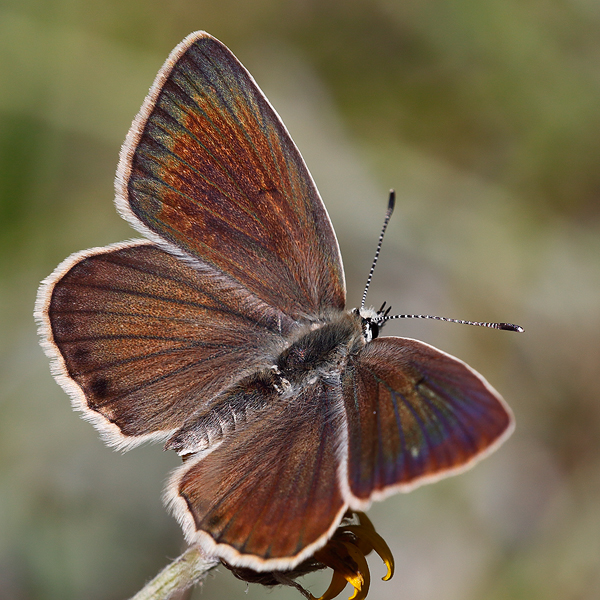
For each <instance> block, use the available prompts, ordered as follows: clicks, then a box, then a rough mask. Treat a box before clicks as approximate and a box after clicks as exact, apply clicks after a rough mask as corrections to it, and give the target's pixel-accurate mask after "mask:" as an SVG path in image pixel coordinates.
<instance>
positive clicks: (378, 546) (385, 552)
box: [344, 522, 394, 581]
mask: <svg viewBox="0 0 600 600" xmlns="http://www.w3.org/2000/svg"><path fill="white" fill-rule="evenodd" d="M369 523H370V522H369ZM344 529H345V530H347V531H350V532H352V533H353V534H354V535H355V536H356V537H357V538H358V539H359V540H360V541H362V542H367V544H368V546H369V548H368V550H367V551H366V552H365V554H368V553H369V552H370V551H371V550H375V552H377V554H379V556H380V557H381V560H383V562H384V563H385V566H386V567H387V574H386V575H385V577H383V581H389V580H390V579H391V578H392V577H393V576H394V557H393V555H392V551H391V550H390V547H389V546H388V545H387V544H386V542H385V540H384V539H383V538H382V537H381V536H380V535H379V534H378V533H377V532H376V531H375V529H369V528H367V527H365V526H363V525H362V523H361V525H347V526H346V527H344ZM357 545H359V544H357ZM359 547H360V545H359ZM361 550H363V551H364V546H363V547H361Z"/></svg>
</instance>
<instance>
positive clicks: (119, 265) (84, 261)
mask: <svg viewBox="0 0 600 600" xmlns="http://www.w3.org/2000/svg"><path fill="white" fill-rule="evenodd" d="M69 263H70V264H69V265H68V266H67V267H66V268H62V267H59V269H57V272H56V273H55V274H54V275H53V276H51V278H50V281H49V282H48V284H47V285H48V286H49V288H48V290H47V291H46V295H47V296H48V297H49V302H48V306H47V308H46V311H47V317H45V318H47V326H48V330H49V332H50V334H51V335H50V343H49V345H48V347H47V348H48V350H49V351H50V353H51V355H52V356H53V357H54V358H56V359H57V361H58V363H57V365H56V366H57V373H58V374H59V375H60V376H61V379H60V381H61V383H63V384H64V385H65V387H66V389H67V391H69V392H70V393H71V394H72V395H73V397H74V400H75V402H76V403H77V404H78V408H81V409H83V410H84V412H86V415H87V416H89V417H90V418H91V419H92V420H96V423H97V424H98V425H99V426H100V429H101V430H103V431H104V433H105V434H106V435H107V437H108V440H109V441H110V442H112V443H114V444H117V445H133V444H135V443H136V440H138V441H143V439H144V436H148V435H156V436H158V437H160V436H161V435H162V436H166V435H168V434H169V432H173V431H174V430H176V429H178V428H179V427H181V426H182V424H183V423H184V422H185V421H186V420H188V419H190V418H192V417H193V415H194V412H195V411H197V410H200V409H203V410H206V409H207V406H208V401H209V400H210V399H211V398H212V397H213V396H214V395H215V394H216V393H217V392H218V391H219V390H220V389H222V388H223V387H226V386H227V385H230V384H231V383H232V382H233V381H235V378H236V377H240V376H241V375H242V374H243V373H244V372H245V371H246V370H252V369H255V368H257V366H259V365H260V366H264V364H265V362H266V363H268V362H269V361H272V360H273V359H272V358H270V357H269V353H271V354H273V353H275V352H277V351H278V348H279V347H280V346H281V335H282V334H288V333H289V331H290V330H291V328H292V327H293V325H294V323H293V322H292V321H291V320H290V319H289V317H287V316H286V315H284V314H283V313H281V312H280V311H278V310H277V309H274V308H272V307H269V306H267V305H265V304H264V303H263V302H262V301H260V300H258V299H257V298H255V297H252V296H251V295H249V293H248V292H247V290H244V289H243V288H242V289H240V288H237V289H236V288H235V287H232V286H231V285H230V282H225V283H223V282H222V281H220V280H219V278H218V277H217V276H215V274H214V272H211V271H210V269H208V268H205V269H204V270H203V271H202V270H199V269H193V268H191V267H189V266H187V265H186V264H185V263H184V262H183V261H181V260H179V259H177V258H175V257H173V256H172V255H170V254H168V253H167V252H165V251H163V250H161V249H160V248H158V247H157V246H155V245H154V244H151V243H149V242H144V243H130V244H124V245H116V246H114V247H107V248H101V249H98V250H95V251H91V252H86V253H84V254H83V256H80V257H75V259H70V260H69ZM71 382H74V383H75V384H76V385H75V386H72V383H71ZM95 417H98V418H100V417H103V418H104V419H105V420H106V421H104V420H102V419H100V420H97V419H95ZM109 424H112V425H109ZM104 425H106V427H104ZM113 426H116V427H117V428H118V431H116V430H114V427H113ZM132 442H133V444H132Z"/></svg>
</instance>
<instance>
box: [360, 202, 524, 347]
mask: <svg viewBox="0 0 600 600" xmlns="http://www.w3.org/2000/svg"><path fill="white" fill-rule="evenodd" d="M395 203H396V192H395V191H394V190H390V199H389V201H388V207H387V211H386V213H385V219H384V221H383V227H382V228H381V233H380V234H379V241H378V242H377V250H376V251H375V258H374V259H373V264H372V265H371V270H370V271H369V277H368V278H367V285H366V286H365V291H364V292H363V297H362V302H361V304H360V314H361V316H362V315H364V314H365V312H370V311H365V310H364V308H365V302H366V300H367V292H368V291H369V286H370V285H371V279H373V273H374V272H375V265H376V264H377V260H378V259H379V253H380V252H381V246H382V244H383V236H384V235H385V230H386V229H387V226H388V223H389V222H390V218H391V216H392V213H393V212H394V205H395ZM385 305H386V303H385V302H384V303H383V304H382V305H381V308H380V309H379V310H378V311H377V313H376V314H375V315H373V316H371V315H369V316H368V317H366V319H367V320H368V321H369V323H370V325H371V326H375V327H376V329H381V327H383V325H384V324H385V323H386V322H387V321H392V320H393V319H433V320H435V321H446V322H447V323H460V324H461V325H474V326H475V327H488V328H489V329H502V330H504V331H517V332H519V333H521V332H523V331H525V329H524V328H523V327H521V326H520V325H515V324H514V323H484V322H483V321H465V320H464V319H450V318H448V317H437V316H435V315H390V310H391V306H388V307H387V308H385ZM363 318H365V317H363ZM373 337H376V333H375V335H374V336H373Z"/></svg>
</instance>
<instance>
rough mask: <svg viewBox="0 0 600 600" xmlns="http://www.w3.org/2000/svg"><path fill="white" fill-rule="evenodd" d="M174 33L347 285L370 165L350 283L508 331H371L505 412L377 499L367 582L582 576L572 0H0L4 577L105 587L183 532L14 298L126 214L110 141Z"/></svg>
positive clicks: (590, 276) (522, 595)
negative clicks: (434, 476) (222, 58)
mask: <svg viewBox="0 0 600 600" xmlns="http://www.w3.org/2000/svg"><path fill="white" fill-rule="evenodd" d="M195 29H206V30H207V31H209V32H211V33H212V34H213V35H215V36H217V37H218V38H220V39H221V40H222V41H223V42H225V43H226V44H227V45H228V46H229V47H230V48H231V49H232V50H233V51H234V52H235V54H236V55H237V56H238V57H239V58H240V60H242V62H243V63H244V64H245V65H246V66H247V67H248V68H249V70H250V71H251V72H252V73H253V75H254V76H255V78H256V80H257V81H258V82H259V84H260V85H261V86H262V88H263V89H264V91H265V92H266V94H267V96H268V97H269V98H270V100H271V101H272V103H273V104H274V105H275V107H276V108H277V110H278V111H279V112H280V114H281V115H282V117H283V119H284V121H285V123H286V124H287V126H288V128H289V130H290V131H291V133H292V135H293V137H294V139H295V140H296V143H297V144H298V146H299V147H300V150H301V151H302V153H303V155H304V157H305V159H306V161H307V163H308V165H309V168H310V169H311V171H312V173H313V175H314V177H315V179H316V181H317V184H318V186H319V188H320V191H321V193H322V196H323V198H324V200H325V203H326V205H327V207H328V209H329V212H330V215H331V217H332V220H333V223H334V225H335V227H336V230H337V233H338V236H339V239H340V244H341V247H342V252H343V255H344V261H345V267H346V272H347V279H348V297H349V304H350V305H356V304H357V303H358V302H359V299H360V294H361V292H362V287H363V285H364V282H365V278H366V275H367V271H368V268H369V265H370V262H371V258H372V255H373V251H374V248H375V243H376V239H377V236H378V233H379V228H380V224H381V220H382V217H383V213H384V210H385V205H386V202H387V191H388V189H389V188H390V187H394V188H396V189H397V192H398V203H397V210H396V213H395V215H394V218H393V221H392V224H391V226H390V229H389V232H388V236H387V239H386V244H385V246H384V250H383V255H382V258H381V261H380V265H379V268H378V271H377V273H376V276H375V280H374V282H373V285H372V288H371V293H370V297H369V298H370V301H371V302H372V303H373V304H374V305H378V304H380V303H381V302H382V301H383V300H387V301H388V302H390V303H391V304H392V305H393V307H394V309H395V310H396V311H398V312H404V313H431V314H442V315H446V316H451V317H458V318H464V319H475V320H485V321H487V320H499V321H513V322H516V323H519V324H522V325H523V326H525V328H526V333H524V334H521V335H517V334H514V333H508V332H497V331H491V330H485V329H477V328H472V327H465V326H456V325H451V324H443V323H436V322H425V321H412V322H395V323H393V324H391V325H389V326H388V329H387V330H386V333H388V334H396V335H406V336H410V337H416V338H418V339H421V340H424V341H427V342H429V343H432V344H434V345H436V346H438V347H440V348H442V349H443V350H445V351H447V352H450V353H452V354H455V355H457V356H460V357H461V358H462V359H464V360H466V361H467V362H468V363H469V364H471V365H472V366H474V367H475V368H476V369H478V370H479V371H481V372H482V373H484V374H485V376H486V377H487V378H488V379H489V381H490V382H491V383H492V384H493V385H494V386H495V387H497V389H498V390H500V391H501V392H502V394H503V395H504V396H505V398H506V399H507V401H508V402H509V403H510V405H511V406H512V407H513V409H514V412H515V413H516V417H517V430H516V433H515V434H514V436H513V437H512V438H511V439H510V440H509V441H508V442H507V444H506V445H505V446H503V447H502V448H501V449H500V450H499V451H498V452H497V453H496V454H495V455H493V456H492V457H491V458H489V459H488V460H486V461H485V462H483V463H481V464H480V465H478V466H477V467H476V468H475V469H474V470H472V471H470V472H469V473H467V474H465V475H462V476H460V477H457V478H454V479H451V480H447V481H444V482H440V483H437V484H435V485H433V486H429V487H426V488H421V489H419V490H417V491H415V492H413V493H411V494H408V495H401V496H396V497H394V498H391V499H388V500H387V501H385V502H384V503H381V504H377V505H375V506H373V508H372V509H371V511H370V513H369V514H370V516H371V518H372V519H373V520H374V522H375V524H376V526H377V527H378V529H379V531H380V532H381V533H382V534H383V535H384V536H385V538H386V539H387V541H388V542H389V544H390V546H391V547H392V550H393V551H394V554H395V557H396V562H397V574H396V576H395V578H394V579H393V580H392V581H391V582H390V583H382V582H381V581H379V578H380V577H381V576H383V574H384V572H385V570H384V568H383V565H382V564H381V563H380V561H379V560H378V559H377V557H373V558H372V560H371V561H370V562H371V567H372V573H373V586H372V591H371V595H370V598H372V599H377V598H379V599H381V598H398V599H402V600H476V599H477V600H478V599H481V598H485V599H486V600H505V599H523V600H537V599H540V600H541V599H543V600H549V599H561V600H568V599H573V600H575V599H576V600H592V599H596V598H599V597H600V451H599V445H600V441H599V440H600V394H599V391H598V390H599V389H600V3H598V2H595V1H594V0H571V1H563V0H525V1H523V0H487V1H485V2H476V1H464V0H430V1H427V2H423V1H422V0H403V1H400V0H287V1H284V0H255V1H253V2H248V1H246V0H211V1H208V0H207V1H195V2H194V1H191V0H174V1H172V2H160V1H158V0H143V1H141V0H99V1H97V2H88V1H86V0H2V1H1V2H0V194H1V197H0V320H1V321H0V598H2V599H6V600H34V599H35V600H37V599H40V600H54V599H57V600H58V599H60V600H70V599H82V598H85V599H86V600H112V599H114V600H121V599H125V598H128V597H129V596H131V595H133V594H134V593H135V592H136V591H137V590H138V589H139V588H140V587H141V586H142V585H143V583H144V581H146V580H147V579H149V578H150V577H152V576H153V575H154V574H155V573H156V572H157V571H158V570H159V568H161V567H162V566H163V565H165V564H166V563H167V561H168V560H169V559H170V558H173V557H175V556H177V555H178V554H179V553H180V551H181V550H182V549H183V542H182V535H181V532H180V530H179V527H178V526H177V524H176V522H175V521H174V519H172V518H171V517H170V516H169V515H168V514H167V513H166V511H165V510H164V508H163V507H162V505H161V500H160V495H161V488H162V485H163V482H164V480H165V478H166V476H167V473H168V471H169V470H170V469H171V468H173V467H175V466H176V465H177V463H178V460H177V457H176V456H174V455H171V454H168V453H165V452H163V451H162V449H161V448H160V447H146V448H140V449H136V450H134V451H132V452H130V453H127V454H125V455H121V454H119V453H115V452H113V451H111V450H109V449H107V448H106V447H104V446H103V444H102V443H101V442H100V441H99V439H98V436H97V434H96V432H95V430H94V429H93V428H92V427H91V426H90V425H89V424H87V423H85V422H83V421H81V420H80V419H79V418H78V416H77V415H76V414H74V413H73V412H72V411H71V408H70V405H69V400H68V398H67V396H66V395H65V394H64V393H63V392H62V390H61V389H60V388H59V387H58V386H57V385H56V384H55V383H54V381H53V380H52V378H51V377H50V374H49V370H48V361H47V360H46V358H45V357H44V355H43V354H42V351H41V349H40V348H39V346H38V343H37V339H36V331H35V326H34V323H33V318H32V311H33V303H34V298H35V293H36V288H37V285H38V282H39V281H40V280H41V279H42V278H44V277H45V276H47V275H48V274H49V273H50V272H51V271H52V270H53V269H54V267H55V266H56V265H57V264H58V263H59V262H60V261H61V260H63V259H64V258H65V257H66V256H67V255H69V254H70V253H72V252H75V251H78V250H81V249H84V248H87V247H91V246H101V245H104V244H108V243H110V242H116V241H119V240H123V239H127V238H130V237H134V235H135V234H134V233H133V232H132V231H131V230H130V229H129V228H128V226H127V225H126V224H125V223H124V222H123V221H121V220H120V219H119V217H118V216H117V214H116V212H115V210H114V207H113V204H112V197H113V187H112V186H113V184H112V182H113V176H114V171H115V168H116V164H117V156H118V151H119V147H120V144H121V143H122V141H123V139H124V138H125V134H126V133H127V130H128V127H129V124H130V122H131V120H132V118H133V117H134V115H135V114H136V112H137V110H138V108H139V106H140V104H141V102H142V100H143V98H144V96H145V94H146V91H147V89H148V87H149V86H150V84H151V83H152V81H153V78H154V76H155V74H156V72H157V70H158V69H159V67H160V66H161V64H162V62H163V61H164V59H165V58H166V56H167V55H168V53H169V52H170V50H171V49H172V47H174V46H175V45H176V44H177V43H178V42H179V41H180V40H181V39H183V37H185V35H187V34H188V33H190V32H191V31H193V30H195ZM327 582H328V575H317V576H314V577H312V578H308V579H306V580H305V581H304V583H305V584H306V585H308V586H309V587H310V589H311V590H312V591H313V593H314V594H316V595H317V596H318V595H320V594H321V593H322V592H323V591H324V589H325V587H326V585H327ZM267 594H268V592H267V591H266V590H264V589H263V588H259V587H257V586H250V588H249V590H248V593H247V595H246V585H245V584H244V583H242V582H240V581H238V580H236V579H234V577H233V576H232V575H231V573H229V572H227V571H224V570H223V569H220V571H219V572H218V573H216V574H215V575H214V576H212V577H210V578H209V579H208V581H207V583H206V584H205V585H204V588H203V591H202V593H200V592H195V595H194V597H195V598H203V599H205V600H212V599H214V598H216V599H219V600H221V599H223V598H232V599H234V598H249V599H252V600H254V599H259V598H267V597H269V598H283V599H291V598H299V596H298V595H297V592H295V591H293V590H287V589H286V590H284V589H278V590H275V591H274V592H272V593H271V594H270V595H269V596H267ZM349 594H350V590H349V589H347V590H346V592H345V593H344V594H343V595H342V596H340V597H341V598H344V597H347V596H348V595H349Z"/></svg>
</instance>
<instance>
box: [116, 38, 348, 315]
mask: <svg viewBox="0 0 600 600" xmlns="http://www.w3.org/2000/svg"><path fill="white" fill-rule="evenodd" d="M116 187H117V204H118V207H119V209H120V211H121V213H122V214H123V215H124V217H125V218H126V219H128V220H129V221H130V222H131V223H132V224H133V226H134V227H136V228H137V229H138V230H140V231H141V232H142V233H144V234H145V235H149V236H150V237H151V238H152V239H154V240H156V241H157V242H158V243H160V244H163V245H166V247H167V248H168V249H170V250H171V251H174V252H179V253H182V254H183V255H184V256H187V257H188V258H189V257H192V258H193V259H196V260H198V261H200V262H203V263H207V264H210V265H212V266H213V267H216V268H218V269H220V270H221V271H222V272H223V273H225V274H227V275H228V276H230V277H231V278H233V279H234V280H235V281H237V282H239V283H240V284H241V285H242V286H244V287H245V288H247V289H248V290H249V291H250V292H251V293H253V294H255V295H256V296H258V297H259V298H261V299H262V300H264V301H265V302H266V303H268V304H270V305H271V306H276V307H279V308H280V309H281V310H282V311H283V312H285V313H286V314H287V315H289V316H291V317H292V318H304V317H306V316H311V315H319V314H321V313H322V312H323V311H324V310H327V309H329V308H343V307H344V302H345V284H344V275H343V269H342V262H341V257H340V254H339V248H338V244H337V240H336V237H335V234H334V231H333V228H332V226H331V222H330V220H329V217H328V215H327V212H326V210H325V207H324V205H323V203H322V201H321V199H320V197H319V194H318V192H317V189H316V187H315V185H314V182H313V181H312V178H311V176H310V174H309V172H308V170H307V168H306V165H305V164H304V161H303V159H302V157H301V156H300V153H299V152H298V149H297V148H296V146H295V145H294V142H293V141H292V139H291V137H290V136H289V134H288V132H287V130H286V129H285V126H284V125H283V123H282V122H281V120H280V118H279V116H278V115H277V113H276V112H275V111H274V109H273V108H272V106H271V105H270V104H269V102H268V100H267V99H266V98H265V96H264V95H263V93H262V92H261V90H260V89H259V88H258V86H257V85H256V83H255V82H254V80H253V79H252V77H251V76H250V74H249V73H248V72H247V71H246V69H245V68H244V67H243V66H242V65H241V64H240V62H239V61H238V60H237V59H236V58H235V56H234V55H233V54H232V53H231V52H230V51H229V50H228V49H227V48H226V47H225V46H224V45H223V44H221V43H220V42H219V41H218V40H216V39H214V38H213V37H211V36H210V35H208V34H206V33H204V32H197V33H195V34H191V35H190V36H188V37H187V38H186V39H185V40H184V41H183V42H182V43H181V44H180V45H179V46H177V48H175V50H174V51H173V52H172V53H171V56H170V57H169V59H168V60H167V62H166V63H165V65H164V67H163V68H162V69H161V71H160V72H159V74H158V76H157V79H156V81H155V84H154V86H153V88H152V89H151V90H150V93H149V95H148V97H147V98H146V101H145V102H144V105H143V106H142V109H141V111H140V114H139V115H138V117H137V118H136V120H135V121H134V124H133V126H132V128H131V130H130V132H129V135H128V137H127V140H126V142H125V144H124V146H123V150H122V153H121V162H120V165H119V170H118V175H117V184H116Z"/></svg>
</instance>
